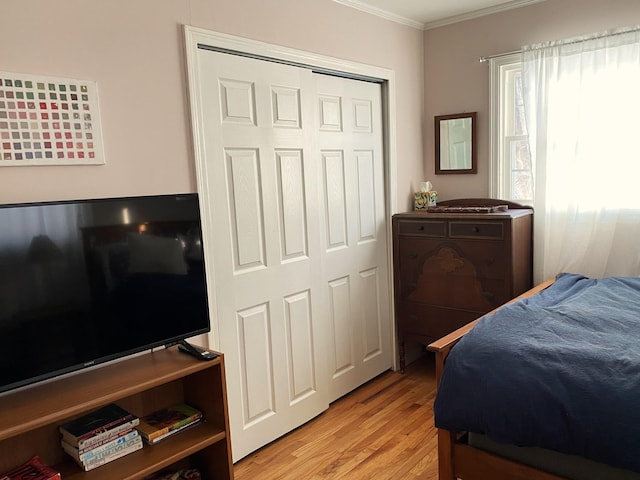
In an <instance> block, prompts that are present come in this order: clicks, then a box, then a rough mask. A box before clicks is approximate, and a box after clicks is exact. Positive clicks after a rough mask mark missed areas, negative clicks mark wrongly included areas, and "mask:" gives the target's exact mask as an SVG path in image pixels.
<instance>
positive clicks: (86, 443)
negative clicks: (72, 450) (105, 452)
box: [78, 417, 140, 450]
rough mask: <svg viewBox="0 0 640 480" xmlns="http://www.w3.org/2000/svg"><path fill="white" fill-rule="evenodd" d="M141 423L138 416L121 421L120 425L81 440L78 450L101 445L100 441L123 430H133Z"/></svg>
mask: <svg viewBox="0 0 640 480" xmlns="http://www.w3.org/2000/svg"><path fill="white" fill-rule="evenodd" d="M139 423H140V419H139V418H137V417H134V418H133V420H130V421H128V422H125V423H121V424H120V425H117V426H115V427H113V428H112V429H110V430H107V431H104V432H100V433H98V434H96V435H94V436H93V437H90V438H86V439H84V440H79V441H78V450H86V449H89V448H93V447H95V446H97V445H99V444H100V442H103V441H105V440H108V439H113V438H115V437H117V436H118V434H119V433H121V432H124V431H127V430H131V429H132V428H134V427H135V426H137V425H138V424H139Z"/></svg>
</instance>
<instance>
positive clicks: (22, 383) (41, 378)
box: [0, 192, 211, 396]
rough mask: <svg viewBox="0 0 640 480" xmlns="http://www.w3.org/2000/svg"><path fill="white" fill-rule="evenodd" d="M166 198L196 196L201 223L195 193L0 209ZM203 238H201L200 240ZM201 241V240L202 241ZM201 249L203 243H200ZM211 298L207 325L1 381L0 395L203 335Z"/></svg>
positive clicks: (0, 206) (24, 204) (27, 204)
mask: <svg viewBox="0 0 640 480" xmlns="http://www.w3.org/2000/svg"><path fill="white" fill-rule="evenodd" d="M168 197H189V198H195V199H196V203H197V205H198V222H199V223H200V225H202V215H201V212H200V197H199V194H198V193H197V192H192V193H167V194H150V195H129V196H124V197H99V198H86V199H77V200H51V201H36V202H18V203H2V204H0V209H5V208H22V207H38V206H49V205H65V204H86V203H106V202H110V201H127V200H135V199H153V198H168ZM201 240H202V239H201ZM203 244H204V241H203ZM203 249H204V246H203ZM205 258H206V254H205V253H204V252H203V264H205V265H206V260H205ZM204 282H205V291H207V292H208V282H207V276H206V268H205V276H204ZM209 303H210V297H209V294H208V293H207V296H206V305H205V306H206V311H207V319H208V321H207V325H206V326H205V327H203V328H201V329H197V330H193V331H190V332H185V333H181V334H179V335H174V336H172V337H168V338H166V339H162V340H158V341H155V342H150V343H145V344H144V345H139V346H136V347H134V348H130V349H127V350H123V351H120V352H116V353H113V354H110V355H105V356H102V357H97V358H95V359H91V360H90V361H87V362H82V363H77V364H74V365H70V366H68V367H65V368H60V369H57V370H52V371H50V372H47V373H43V374H41V375H36V376H33V377H29V378H26V379H23V380H19V381H17V382H13V383H9V384H0V396H1V395H6V394H8V393H11V392H14V391H16V390H21V389H24V388H29V387H33V386H36V385H37V384H39V383H43V382H47V381H52V380H55V379H57V378H59V377H63V376H68V375H71V374H76V373H80V372H81V371H83V370H86V369H90V368H93V367H100V366H105V364H107V363H109V362H114V361H118V360H123V359H125V358H127V357H130V356H133V355H136V354H140V353H142V352H145V351H148V352H149V353H152V352H153V350H154V349H157V348H160V347H165V348H169V347H172V346H174V345H178V344H180V343H181V342H183V341H185V340H186V339H188V338H191V337H194V336H197V335H203V334H206V333H209V332H210V331H211V312H210V308H209V307H210V305H209Z"/></svg>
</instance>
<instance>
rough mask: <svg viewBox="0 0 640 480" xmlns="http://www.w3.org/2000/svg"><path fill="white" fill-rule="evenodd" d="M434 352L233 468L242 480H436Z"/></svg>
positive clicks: (379, 379) (375, 381)
mask: <svg viewBox="0 0 640 480" xmlns="http://www.w3.org/2000/svg"><path fill="white" fill-rule="evenodd" d="M435 391H436V380H435V368H434V359H433V356H432V355H431V354H429V353H425V355H424V357H423V358H421V359H419V360H418V361H416V362H414V363H412V364H411V365H409V366H408V367H407V368H406V370H405V373H404V374H401V373H399V372H391V371H388V372H385V373H383V374H382V375H380V376H378V377H377V378H375V379H373V380H372V381H370V382H368V383H366V384H365V385H363V386H361V387H360V388H358V389H356V390H355V391H353V392H351V393H349V394H348V395H345V396H344V397H342V398H341V399H339V400H337V401H335V402H334V403H332V404H331V406H330V407H329V409H328V410H327V411H326V412H324V413H322V414H321V415H319V416H318V417H316V418H315V419H313V420H311V421H310V422H308V423H306V424H305V425H303V426H301V427H300V428H298V429H296V430H294V431H293V432H290V433H289V434H287V435H285V436H283V437H282V438H280V439H278V440H276V441H274V442H272V443H270V444H269V445H267V446H265V447H263V448H262V449H260V450H258V451H257V452H254V453H253V454H251V455H248V456H247V457H245V458H244V459H242V460H240V461H239V462H238V463H236V464H235V466H234V474H235V478H236V480H255V479H259V480H327V479H332V480H339V479H348V480H371V479H384V480H418V479H419V480H435V479H437V478H438V469H437V462H438V457H437V455H438V453H437V452H438V449H437V436H436V430H435V428H434V426H433V409H432V406H433V399H434V396H435Z"/></svg>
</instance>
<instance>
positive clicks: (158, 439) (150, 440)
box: [145, 418, 201, 445]
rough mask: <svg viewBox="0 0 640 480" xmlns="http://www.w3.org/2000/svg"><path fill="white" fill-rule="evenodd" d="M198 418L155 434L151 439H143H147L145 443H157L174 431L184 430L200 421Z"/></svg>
mask: <svg viewBox="0 0 640 480" xmlns="http://www.w3.org/2000/svg"><path fill="white" fill-rule="evenodd" d="M200 420H201V419H200V418H197V419H195V420H193V421H192V422H191V423H187V424H186V425H182V426H180V427H178V428H172V429H171V430H169V431H168V432H165V433H163V434H162V435H158V436H155V437H154V438H153V439H145V440H147V443H148V444H149V445H153V444H154V443H158V442H159V441H160V440H162V439H164V438H167V437H169V436H171V435H173V434H174V433H178V432H179V431H180V430H184V429H185V428H187V427H191V426H192V425H196V424H197V423H200Z"/></svg>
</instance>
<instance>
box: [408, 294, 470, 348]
mask: <svg viewBox="0 0 640 480" xmlns="http://www.w3.org/2000/svg"><path fill="white" fill-rule="evenodd" d="M398 313H399V315H398V326H399V327H400V329H401V330H402V331H403V332H406V333H408V334H413V335H420V336H424V337H427V338H430V339H431V340H436V339H438V338H441V337H444V336H445V335H447V334H449V333H451V332H452V331H454V330H456V329H458V328H460V327H462V326H463V325H466V324H467V323H469V322H471V321H473V320H475V319H476V318H479V317H481V316H482V315H483V312H476V311H469V310H457V309H450V308H442V307H438V306H435V305H424V304H417V303H413V302H401V303H400V305H399V312H398Z"/></svg>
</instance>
